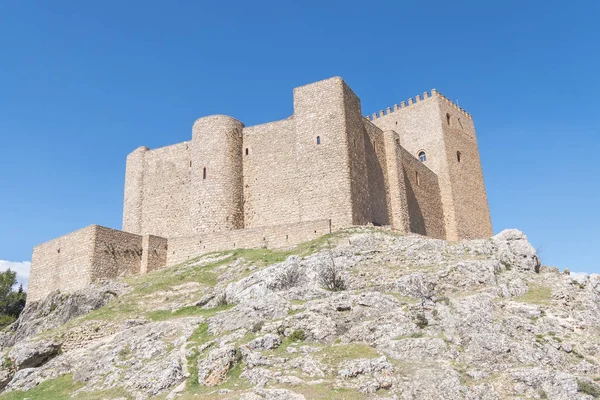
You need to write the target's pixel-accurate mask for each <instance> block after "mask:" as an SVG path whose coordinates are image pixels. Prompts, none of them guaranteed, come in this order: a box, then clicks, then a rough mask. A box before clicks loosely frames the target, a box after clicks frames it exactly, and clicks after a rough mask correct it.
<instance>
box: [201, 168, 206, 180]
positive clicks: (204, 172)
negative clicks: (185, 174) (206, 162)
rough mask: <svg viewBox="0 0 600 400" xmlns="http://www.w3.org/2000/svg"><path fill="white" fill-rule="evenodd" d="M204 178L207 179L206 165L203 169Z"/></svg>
mask: <svg viewBox="0 0 600 400" xmlns="http://www.w3.org/2000/svg"><path fill="white" fill-rule="evenodd" d="M202 179H206V167H204V169H203V170H202Z"/></svg>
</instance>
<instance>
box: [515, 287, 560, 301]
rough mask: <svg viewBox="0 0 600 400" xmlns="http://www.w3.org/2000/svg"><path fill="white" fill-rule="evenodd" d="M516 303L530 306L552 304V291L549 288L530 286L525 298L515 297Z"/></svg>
mask: <svg viewBox="0 0 600 400" xmlns="http://www.w3.org/2000/svg"><path fill="white" fill-rule="evenodd" d="M515 301H519V302H521V303H529V304H542V305H543V304H550V302H551V301H552V289H551V288H549V287H547V286H541V285H536V284H529V290H528V291H527V293H525V294H524V295H523V296H519V297H515Z"/></svg>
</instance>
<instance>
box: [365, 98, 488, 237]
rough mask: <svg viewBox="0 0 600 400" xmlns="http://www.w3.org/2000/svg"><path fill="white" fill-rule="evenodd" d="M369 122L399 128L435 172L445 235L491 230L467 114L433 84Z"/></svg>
mask: <svg viewBox="0 0 600 400" xmlns="http://www.w3.org/2000/svg"><path fill="white" fill-rule="evenodd" d="M372 122H373V123H374V124H375V125H377V126H378V127H379V128H381V129H383V130H395V131H396V132H398V133H399V134H400V139H401V145H402V147H404V148H405V149H406V150H407V151H409V152H410V153H411V154H412V155H413V156H415V157H416V158H421V159H422V160H423V163H424V164H425V165H426V166H427V167H428V168H429V169H431V170H432V171H433V172H434V173H435V174H436V175H437V176H438V180H439V185H440V192H441V198H442V204H443V208H444V219H445V228H446V238H447V239H448V240H459V239H475V238H484V237H489V236H491V235H492V234H493V232H492V223H491V219H490V212H489V207H488V201H487V195H486V191H485V186H484V182H483V172H482V169H481V161H480V159H479V149H478V146H477V138H476V135H475V126H474V124H473V119H472V118H471V116H470V115H469V114H468V113H466V112H465V111H464V110H462V109H461V108H459V107H458V106H457V105H456V104H454V103H452V102H451V101H449V100H448V99H447V98H445V97H444V96H442V95H441V94H439V93H438V92H437V91H435V90H433V91H432V95H431V96H429V95H428V94H427V93H426V94H425V95H424V96H423V98H422V99H421V97H419V96H417V98H416V101H413V99H410V100H409V101H408V106H406V103H405V102H402V107H400V108H397V107H395V109H394V111H393V112H390V111H388V113H387V114H385V115H384V114H383V112H381V113H380V115H379V116H375V117H374V118H373V120H372Z"/></svg>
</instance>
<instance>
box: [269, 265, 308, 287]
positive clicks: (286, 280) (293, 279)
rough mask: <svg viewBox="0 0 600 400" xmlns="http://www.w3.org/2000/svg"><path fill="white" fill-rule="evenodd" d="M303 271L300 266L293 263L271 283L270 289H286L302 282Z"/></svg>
mask: <svg viewBox="0 0 600 400" xmlns="http://www.w3.org/2000/svg"><path fill="white" fill-rule="evenodd" d="M300 278H301V273H300V269H299V268H298V266H296V265H293V266H291V267H289V268H286V269H284V270H283V271H282V272H281V274H279V275H278V276H277V277H276V278H275V281H274V282H272V283H271V284H269V289H271V290H286V289H290V288H293V287H295V286H297V285H298V283H299V282H300Z"/></svg>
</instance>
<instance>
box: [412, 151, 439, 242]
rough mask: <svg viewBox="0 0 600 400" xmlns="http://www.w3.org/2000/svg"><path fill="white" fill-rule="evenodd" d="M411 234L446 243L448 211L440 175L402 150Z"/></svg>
mask: <svg viewBox="0 0 600 400" xmlns="http://www.w3.org/2000/svg"><path fill="white" fill-rule="evenodd" d="M401 153H402V166H403V173H404V187H405V191H406V201H407V204H408V215H409V221H410V231H411V232H413V233H418V234H420V235H425V236H429V237H433V238H437V239H445V238H446V231H445V224H444V208H443V205H442V199H441V195H440V187H439V184H438V178H437V175H436V174H434V173H433V172H432V171H431V170H430V169H429V168H427V167H426V166H425V165H423V163H422V162H420V161H419V160H417V159H416V158H415V157H414V156H413V155H412V154H410V153H409V152H408V151H406V150H405V149H401Z"/></svg>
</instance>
